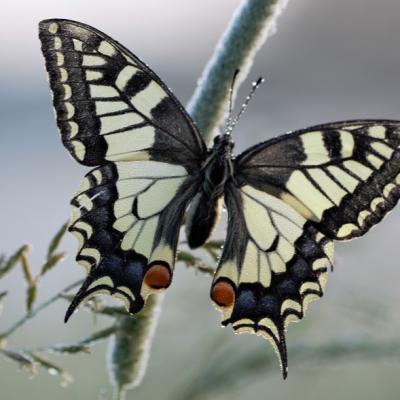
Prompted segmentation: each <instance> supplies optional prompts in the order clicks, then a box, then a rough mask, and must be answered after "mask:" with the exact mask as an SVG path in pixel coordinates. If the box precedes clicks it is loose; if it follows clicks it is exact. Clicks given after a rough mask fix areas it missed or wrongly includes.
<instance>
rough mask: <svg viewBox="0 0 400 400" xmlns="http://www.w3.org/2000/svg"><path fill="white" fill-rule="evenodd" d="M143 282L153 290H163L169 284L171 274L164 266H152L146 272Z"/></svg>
mask: <svg viewBox="0 0 400 400" xmlns="http://www.w3.org/2000/svg"><path fill="white" fill-rule="evenodd" d="M144 281H145V283H146V284H147V285H148V286H150V287H151V288H153V289H163V288H166V287H168V286H169V284H170V283H171V272H170V270H169V268H168V267H166V266H165V265H161V264H154V265H152V266H151V267H150V268H149V270H148V271H147V272H146V275H145V277H144Z"/></svg>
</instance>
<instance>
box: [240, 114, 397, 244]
mask: <svg viewBox="0 0 400 400" xmlns="http://www.w3.org/2000/svg"><path fill="white" fill-rule="evenodd" d="M236 171H237V180H238V181H239V182H242V183H245V182H247V183H251V184H252V185H254V186H255V187H257V188H259V189H261V190H265V191H267V192H269V193H272V194H274V195H275V196H277V197H279V198H281V199H282V200H283V201H285V202H287V203H288V204H290V205H291V206H292V207H294V208H295V209H297V210H298V211H299V212H300V213H301V214H302V215H303V216H304V217H305V218H307V219H310V220H314V221H315V222H316V223H317V225H318V227H319V229H320V230H321V231H322V232H323V233H324V234H325V235H327V236H328V237H329V238H331V239H335V240H348V239H352V238H355V237H358V236H361V235H363V234H364V233H366V232H367V231H368V230H369V229H370V228H371V227H372V226H373V225H375V224H376V223H378V222H379V221H380V220H381V219H382V218H383V217H384V215H385V214H386V213H387V212H388V211H390V210H391V209H392V208H393V207H394V206H395V204H396V203H397V201H398V200H399V198H400V123H399V122H397V121H384V120H382V121H380V120H358V121H346V122H336V123H331V124H325V125H319V126H314V127H311V128H308V129H304V130H301V131H297V132H293V133H289V134H287V135H283V136H280V137H277V138H275V139H272V140H269V141H267V142H265V143H261V144H259V145H256V146H254V147H252V148H250V149H249V150H247V151H245V152H244V153H242V154H241V155H240V156H239V157H238V158H237V160H236Z"/></svg>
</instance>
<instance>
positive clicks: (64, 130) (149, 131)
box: [39, 19, 205, 167]
mask: <svg viewBox="0 0 400 400" xmlns="http://www.w3.org/2000/svg"><path fill="white" fill-rule="evenodd" d="M39 37H40V40H41V42H42V51H43V54H44V57H45V61H46V68H47V71H48V73H49V79H50V86H51V88H52V91H53V102H54V107H55V110H56V114H57V123H58V127H59V129H60V132H61V137H62V141H63V144H64V146H65V147H66V148H67V149H68V151H69V152H70V153H71V155H72V156H73V157H74V158H75V159H76V160H77V161H78V162H80V163H82V164H84V165H92V166H95V165H102V164H104V163H106V162H107V161H124V160H128V161H131V160H147V159H150V160H157V161H164V162H169V163H171V162H173V163H176V164H181V165H185V166H188V167H193V166H197V165H198V164H199V162H201V161H202V156H203V153H204V152H205V145H204V142H203V140H202V138H201V136H200V134H199V133H198V130H197V128H196V127H195V125H194V123H193V121H192V120H191V118H190V117H189V115H188V114H187V113H186V112H185V110H184V108H183V107H182V105H181V104H180V103H179V102H178V100H177V99H176V98H175V96H174V95H173V94H172V93H171V92H170V90H169V89H168V88H167V87H166V86H165V84H164V83H163V82H162V81H161V80H160V78H159V77H158V76H157V75H156V74H155V73H154V72H153V71H151V70H150V69H149V67H148V66H146V65H145V64H144V63H143V62H142V61H141V60H139V59H138V58H137V57H136V56H134V55H133V54H132V53H131V52H130V51H129V50H127V49H126V48H124V47H123V46H122V45H120V44H119V43H117V42H116V41H114V40H113V39H111V38H110V37H108V36H107V35H105V34H104V33H102V32H100V31H98V30H96V29H94V28H92V27H90V26H88V25H85V24H82V23H79V22H74V21H68V20H57V19H53V20H46V21H42V22H41V23H40V25H39ZM166 150H167V151H166Z"/></svg>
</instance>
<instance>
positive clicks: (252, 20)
mask: <svg viewBox="0 0 400 400" xmlns="http://www.w3.org/2000/svg"><path fill="white" fill-rule="evenodd" d="M287 2H288V0H244V1H243V3H242V4H241V6H240V7H239V8H238V9H237V10H236V12H235V14H234V15H233V17H232V20H231V22H230V24H229V26H228V28H227V29H226V31H225V33H224V34H223V36H222V37H221V39H220V41H219V43H218V45H217V46H216V48H215V51H214V54H213V56H212V57H211V59H210V61H209V62H208V64H207V65H206V67H205V69H204V71H203V74H202V76H201V78H200V80H199V82H198V86H197V88H196V91H195V92H194V94H193V96H192V99H191V100H190V101H189V104H188V106H187V108H188V111H189V113H190V114H191V115H192V117H193V119H194V121H195V122H196V123H197V125H198V127H199V129H200V131H201V132H202V134H203V137H204V140H205V141H206V143H207V145H210V143H211V141H212V138H213V134H214V131H215V129H216V128H217V127H218V125H219V124H220V122H221V120H222V118H223V117H224V114H225V112H226V110H227V107H228V101H227V99H228V96H229V89H230V85H231V80H232V77H233V74H234V71H235V70H236V69H238V68H239V69H240V74H239V76H238V79H237V84H236V88H235V89H238V86H239V84H240V82H242V81H243V80H244V79H245V78H246V76H247V74H248V72H249V70H250V67H251V64H252V62H253V59H254V57H255V55H256V53H257V51H258V50H259V49H260V47H261V46H262V44H263V43H264V41H265V40H266V38H267V37H268V36H270V35H271V34H272V33H274V32H275V22H276V19H277V17H278V16H279V14H280V13H281V11H282V10H283V9H284V7H285V6H286V4H287Z"/></svg>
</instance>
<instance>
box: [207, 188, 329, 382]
mask: <svg viewBox="0 0 400 400" xmlns="http://www.w3.org/2000/svg"><path fill="white" fill-rule="evenodd" d="M225 203H226V206H227V209H228V218H229V219H228V232H227V238H226V241H225V244H224V249H223V253H222V257H221V260H220V263H219V266H218V269H217V272H216V274H215V277H214V282H213V285H212V289H211V298H212V299H213V301H214V302H215V303H216V304H217V307H218V308H219V309H220V310H221V311H222V313H223V321H222V323H223V325H227V324H232V326H233V328H234V330H235V331H236V332H238V333H242V332H249V333H255V334H257V335H260V336H263V337H265V338H267V339H269V340H270V341H271V342H272V344H273V345H274V347H275V349H276V350H277V352H278V354H279V356H280V360H281V364H282V370H283V374H284V376H286V373H287V357H286V344H285V330H286V327H287V325H288V323H289V322H290V321H293V320H298V319H301V318H303V316H304V313H305V311H306V309H307V306H308V303H309V302H310V301H311V300H314V299H316V298H319V297H321V296H322V294H323V290H324V287H325V283H326V278H327V272H328V269H329V268H330V267H331V265H332V258H333V243H332V242H331V241H330V240H328V239H327V238H326V237H325V236H324V235H323V234H322V233H321V232H319V231H318V230H317V228H316V227H315V226H314V223H313V222H310V221H307V220H306V219H305V218H304V217H303V216H302V215H301V214H299V213H298V212H297V211H296V210H294V209H293V208H291V207H290V206H288V205H287V204H285V203H284V202H283V201H281V200H279V199H278V198H276V197H274V196H272V195H270V194H268V193H265V192H263V191H260V190H258V189H256V188H254V187H252V186H250V185H245V186H242V187H240V188H238V187H236V186H234V185H233V184H230V185H229V186H228V187H227V189H226V192H225Z"/></svg>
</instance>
